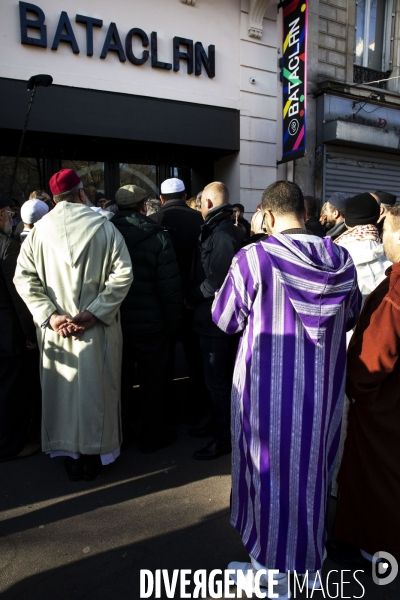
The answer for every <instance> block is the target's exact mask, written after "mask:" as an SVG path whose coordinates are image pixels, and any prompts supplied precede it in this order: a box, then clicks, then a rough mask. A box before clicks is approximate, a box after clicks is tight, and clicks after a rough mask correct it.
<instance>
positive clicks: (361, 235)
mask: <svg viewBox="0 0 400 600" xmlns="http://www.w3.org/2000/svg"><path fill="white" fill-rule="evenodd" d="M364 240H371V241H373V242H379V243H380V242H381V238H380V236H379V231H378V229H377V228H376V227H375V225H371V224H369V225H357V226H356V227H353V228H352V229H348V230H347V231H345V232H344V233H342V235H340V236H339V237H338V238H336V240H335V241H334V243H335V244H339V246H340V243H341V242H342V241H343V242H344V243H347V242H363V241H364Z"/></svg>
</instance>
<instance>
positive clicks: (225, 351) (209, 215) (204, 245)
mask: <svg viewBox="0 0 400 600" xmlns="http://www.w3.org/2000/svg"><path fill="white" fill-rule="evenodd" d="M228 203H229V191H228V188H227V187H226V186H225V185H224V184H223V183H221V182H220V181H215V182H214V183H210V184H209V185H207V186H206V187H205V188H204V190H203V194H202V197H201V214H202V216H203V219H204V224H203V225H202V226H201V234H200V238H199V245H198V248H197V251H196V253H195V259H194V271H193V275H194V277H193V286H192V288H191V291H190V294H189V298H188V304H189V305H191V306H194V320H193V328H194V330H195V331H197V333H198V334H199V340H200V347H201V351H202V354H203V361H204V375H205V380H206V385H207V388H208V389H209V391H210V394H211V398H212V402H213V419H212V421H211V422H210V423H207V424H206V425H205V426H202V427H196V428H195V427H194V428H192V429H191V430H189V433H190V434H191V435H193V436H194V437H199V438H212V439H211V441H210V442H209V443H208V444H207V445H206V446H205V447H204V448H201V450H197V451H196V452H195V453H194V455H193V458H195V459H197V460H212V459H215V458H218V457H220V456H222V455H223V454H229V453H230V452H231V438H230V395H231V387H232V374H233V364H234V349H235V348H234V347H235V342H236V340H233V341H232V339H231V338H230V336H228V335H227V334H226V333H224V332H223V331H221V330H220V329H219V328H218V327H217V326H216V325H215V324H214V323H213V321H212V318H211V306H212V303H213V300H214V295H215V292H216V291H217V290H218V289H219V288H220V287H221V286H222V284H223V282H224V280H225V277H226V275H227V273H228V270H229V267H230V266H231V262H232V259H233V257H234V256H235V254H236V252H238V251H239V250H240V248H241V247H242V245H243V243H244V239H245V233H244V232H243V230H242V228H241V227H237V226H236V225H235V224H234V222H233V221H232V207H231V206H230V205H229V204H228ZM236 343H237V342H236Z"/></svg>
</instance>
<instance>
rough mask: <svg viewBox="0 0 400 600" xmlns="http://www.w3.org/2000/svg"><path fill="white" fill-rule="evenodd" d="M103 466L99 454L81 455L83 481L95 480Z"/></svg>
mask: <svg viewBox="0 0 400 600" xmlns="http://www.w3.org/2000/svg"><path fill="white" fill-rule="evenodd" d="M102 468H103V465H102V464H101V458H100V455H99V454H84V455H83V481H93V480H94V479H96V478H97V477H98V476H99V474H100V471H101V469H102Z"/></svg>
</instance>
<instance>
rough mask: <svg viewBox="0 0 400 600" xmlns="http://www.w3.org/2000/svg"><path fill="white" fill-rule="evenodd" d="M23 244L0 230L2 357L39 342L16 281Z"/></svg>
mask: <svg viewBox="0 0 400 600" xmlns="http://www.w3.org/2000/svg"><path fill="white" fill-rule="evenodd" d="M20 248H21V247H20V245H19V244H18V243H17V242H16V241H15V240H13V239H12V238H10V237H9V236H7V235H5V234H4V233H3V232H2V231H0V332H1V334H0V356H4V357H6V356H8V357H10V356H13V355H15V354H17V353H18V352H19V351H20V349H23V348H24V347H25V341H26V340H29V341H30V342H32V343H34V344H36V343H37V339H36V329H35V326H34V324H33V318H32V315H31V313H30V312H29V310H28V308H27V306H26V304H25V302H24V301H23V300H22V298H21V296H20V295H19V294H18V292H17V290H16V289H15V285H14V283H13V278H14V274H15V267H16V266H17V258H18V254H19V251H20Z"/></svg>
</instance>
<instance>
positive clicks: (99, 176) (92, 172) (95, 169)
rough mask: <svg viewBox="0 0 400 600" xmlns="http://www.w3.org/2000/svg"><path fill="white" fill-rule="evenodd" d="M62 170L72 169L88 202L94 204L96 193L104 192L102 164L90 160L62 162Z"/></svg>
mask: <svg viewBox="0 0 400 600" xmlns="http://www.w3.org/2000/svg"><path fill="white" fill-rule="evenodd" d="M62 168H63V169H73V170H74V171H76V172H77V173H78V175H79V177H80V178H81V180H82V183H83V188H84V190H85V192H86V194H87V197H88V198H89V200H90V201H91V202H92V203H93V204H94V202H95V196H96V192H104V163H102V162H93V161H90V160H63V161H62Z"/></svg>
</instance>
